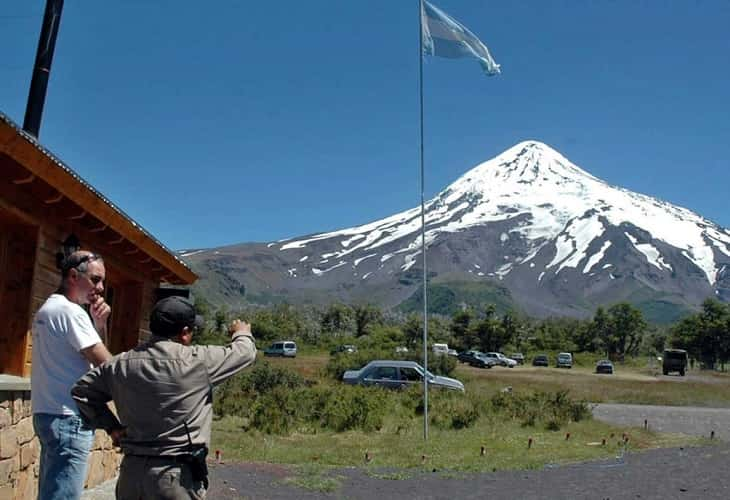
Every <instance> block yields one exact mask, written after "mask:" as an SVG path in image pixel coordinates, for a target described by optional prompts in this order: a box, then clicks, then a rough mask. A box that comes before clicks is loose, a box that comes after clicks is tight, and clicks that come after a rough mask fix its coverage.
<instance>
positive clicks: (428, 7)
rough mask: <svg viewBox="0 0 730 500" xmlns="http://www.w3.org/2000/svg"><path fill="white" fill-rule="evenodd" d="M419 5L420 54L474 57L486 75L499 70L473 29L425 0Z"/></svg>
mask: <svg viewBox="0 0 730 500" xmlns="http://www.w3.org/2000/svg"><path fill="white" fill-rule="evenodd" d="M421 6H422V7H421V18H422V20H421V26H422V27H423V32H422V33H421V36H422V37H423V53H424V54H428V55H432V56H439V57H448V58H450V59H456V58H460V57H475V58H476V59H478V60H479V64H481V66H482V68H483V69H484V72H485V73H486V74H487V75H489V76H492V75H498V74H499V73H501V71H500V70H499V64H497V63H496V62H495V61H494V59H493V58H492V55H491V54H490V53H489V49H488V48H487V46H486V45H484V44H483V43H482V42H481V40H479V39H478V38H477V37H476V36H475V35H474V33H472V32H471V31H469V30H468V29H466V27H464V26H463V25H462V24H461V23H459V22H458V21H457V20H456V19H454V18H453V17H451V16H449V15H448V14H446V13H445V12H444V11H442V10H441V9H439V8H438V7H435V6H433V5H432V4H430V3H428V2H427V1H426V0H423V2H422V3H421Z"/></svg>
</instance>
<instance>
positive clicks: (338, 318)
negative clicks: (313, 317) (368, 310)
mask: <svg viewBox="0 0 730 500" xmlns="http://www.w3.org/2000/svg"><path fill="white" fill-rule="evenodd" d="M355 328H356V322H355V313H354V311H353V310H352V308H350V307H349V306H347V305H345V304H341V303H334V304H330V306H329V307H328V308H327V310H326V311H325V312H324V314H323V315H322V332H323V333H326V334H329V335H333V336H343V335H353V334H354V333H355Z"/></svg>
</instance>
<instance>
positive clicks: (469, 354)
mask: <svg viewBox="0 0 730 500" xmlns="http://www.w3.org/2000/svg"><path fill="white" fill-rule="evenodd" d="M481 354H482V353H481V352H479V351H474V350H471V351H464V352H460V353H459V354H458V355H457V356H456V359H458V360H459V361H461V362H462V363H469V362H470V361H471V360H473V359H474V358H475V357H476V356H478V355H481Z"/></svg>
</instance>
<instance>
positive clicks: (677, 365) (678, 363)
mask: <svg viewBox="0 0 730 500" xmlns="http://www.w3.org/2000/svg"><path fill="white" fill-rule="evenodd" d="M686 369H687V351H685V350H684V349H664V353H663V356H662V373H663V374H664V375H669V372H679V375H680V376H682V377H684V372H685V370H686Z"/></svg>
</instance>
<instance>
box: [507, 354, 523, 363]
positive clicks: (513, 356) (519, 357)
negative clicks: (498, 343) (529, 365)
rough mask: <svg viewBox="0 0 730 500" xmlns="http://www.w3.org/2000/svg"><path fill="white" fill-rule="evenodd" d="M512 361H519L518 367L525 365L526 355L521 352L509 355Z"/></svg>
mask: <svg viewBox="0 0 730 500" xmlns="http://www.w3.org/2000/svg"><path fill="white" fill-rule="evenodd" d="M509 357H510V359H514V360H515V361H517V364H518V365H524V364H525V355H524V354H522V353H521V352H514V353H512V354H510V355H509Z"/></svg>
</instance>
